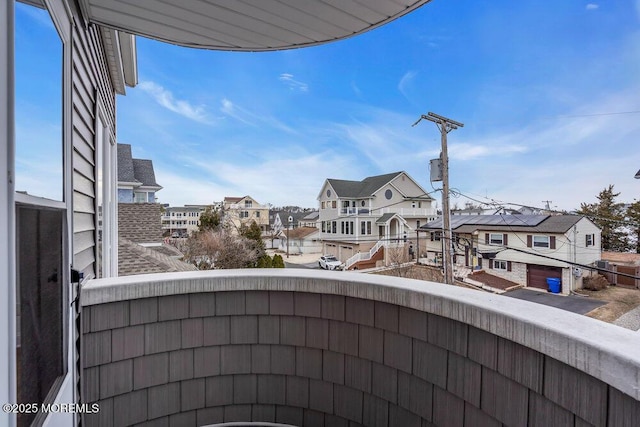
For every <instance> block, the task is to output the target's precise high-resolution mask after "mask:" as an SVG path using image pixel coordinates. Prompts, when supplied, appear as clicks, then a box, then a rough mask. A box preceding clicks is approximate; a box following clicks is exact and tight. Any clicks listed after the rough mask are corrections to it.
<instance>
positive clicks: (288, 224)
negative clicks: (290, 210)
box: [287, 215, 293, 259]
mask: <svg viewBox="0 0 640 427" xmlns="http://www.w3.org/2000/svg"><path fill="white" fill-rule="evenodd" d="M292 222H293V217H292V216H291V215H289V218H287V259H288V258H289V227H290V226H291V225H290V224H291V223H292Z"/></svg>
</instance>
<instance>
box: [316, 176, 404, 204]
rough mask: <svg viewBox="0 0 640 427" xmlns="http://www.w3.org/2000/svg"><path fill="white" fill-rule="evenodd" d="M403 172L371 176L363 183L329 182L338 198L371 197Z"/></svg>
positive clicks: (340, 180)
mask: <svg viewBox="0 0 640 427" xmlns="http://www.w3.org/2000/svg"><path fill="white" fill-rule="evenodd" d="M401 173H402V172H393V173H388V174H385V175H376V176H369V177H367V178H365V179H363V180H362V181H347V180H342V179H331V178H329V179H328V180H327V181H329V183H330V184H331V187H333V189H334V190H335V192H336V194H337V196H338V197H352V198H354V199H357V198H364V197H371V195H373V193H375V192H376V191H377V190H379V189H380V188H382V187H383V186H384V185H385V184H388V183H389V182H390V181H392V180H393V178H395V177H396V176H398V175H400V174H401Z"/></svg>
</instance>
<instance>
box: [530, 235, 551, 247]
mask: <svg viewBox="0 0 640 427" xmlns="http://www.w3.org/2000/svg"><path fill="white" fill-rule="evenodd" d="M533 247H534V248H548V247H549V236H533Z"/></svg>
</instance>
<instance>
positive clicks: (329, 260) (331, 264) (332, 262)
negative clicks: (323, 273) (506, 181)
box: [318, 255, 344, 270]
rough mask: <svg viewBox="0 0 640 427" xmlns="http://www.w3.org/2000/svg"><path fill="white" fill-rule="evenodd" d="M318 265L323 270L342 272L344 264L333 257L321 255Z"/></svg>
mask: <svg viewBox="0 0 640 427" xmlns="http://www.w3.org/2000/svg"><path fill="white" fill-rule="evenodd" d="M318 265H319V266H320V268H323V269H325V270H342V269H343V268H344V264H342V263H341V262H340V261H339V260H338V258H336V257H334V256H333V255H322V256H321V257H320V260H319V261H318Z"/></svg>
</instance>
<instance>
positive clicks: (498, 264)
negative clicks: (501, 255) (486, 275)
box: [493, 259, 507, 271]
mask: <svg viewBox="0 0 640 427" xmlns="http://www.w3.org/2000/svg"><path fill="white" fill-rule="evenodd" d="M493 268H494V270H504V271H507V261H501V260H497V259H496V260H494V261H493Z"/></svg>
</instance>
